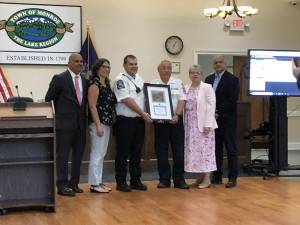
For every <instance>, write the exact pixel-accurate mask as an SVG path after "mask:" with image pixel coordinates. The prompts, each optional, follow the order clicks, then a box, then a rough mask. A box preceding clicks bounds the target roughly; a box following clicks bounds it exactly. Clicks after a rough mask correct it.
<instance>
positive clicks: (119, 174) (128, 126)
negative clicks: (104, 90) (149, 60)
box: [113, 55, 152, 192]
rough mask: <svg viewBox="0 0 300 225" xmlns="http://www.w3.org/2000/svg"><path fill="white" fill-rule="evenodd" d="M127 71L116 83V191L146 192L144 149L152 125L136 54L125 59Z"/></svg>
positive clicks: (120, 75) (119, 76) (114, 88)
mask: <svg viewBox="0 0 300 225" xmlns="http://www.w3.org/2000/svg"><path fill="white" fill-rule="evenodd" d="M123 67H124V69H125V72H123V73H120V74H119V75H118V76H117V77H116V79H115V82H114V84H113V91H114V93H115V95H116V97H117V100H118V103H117V106H116V111H117V123H116V126H115V129H116V145H117V147H116V149H117V151H116V159H115V171H116V175H115V178H116V182H117V190H118V191H122V192H130V191H131V189H136V190H141V191H145V190H147V186H146V185H144V184H143V183H142V182H141V166H140V160H141V148H142V145H143V142H144V136H145V121H146V122H149V123H151V122H152V120H151V118H150V115H149V114H148V113H146V112H144V94H143V86H144V81H143V79H142V78H141V77H140V76H139V75H138V74H137V70H138V64H137V58H136V57H135V56H134V55H127V56H126V57H125V58H124V63H123ZM128 158H129V172H130V186H129V185H128V184H127V182H126V175H127V159H128Z"/></svg>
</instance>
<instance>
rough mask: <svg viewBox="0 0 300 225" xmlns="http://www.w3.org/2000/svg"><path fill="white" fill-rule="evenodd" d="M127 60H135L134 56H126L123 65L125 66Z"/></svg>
mask: <svg viewBox="0 0 300 225" xmlns="http://www.w3.org/2000/svg"><path fill="white" fill-rule="evenodd" d="M128 59H136V57H135V56H134V55H126V56H125V58H124V61H123V64H126V63H127V61H128Z"/></svg>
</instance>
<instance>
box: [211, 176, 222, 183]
mask: <svg viewBox="0 0 300 225" xmlns="http://www.w3.org/2000/svg"><path fill="white" fill-rule="evenodd" d="M211 183H212V184H223V182H222V178H218V179H217V178H215V177H213V178H212V180H211Z"/></svg>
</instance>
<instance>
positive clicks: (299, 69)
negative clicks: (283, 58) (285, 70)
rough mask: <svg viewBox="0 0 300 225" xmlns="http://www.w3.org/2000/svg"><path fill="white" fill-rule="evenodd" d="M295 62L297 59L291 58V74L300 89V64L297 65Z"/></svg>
mask: <svg viewBox="0 0 300 225" xmlns="http://www.w3.org/2000/svg"><path fill="white" fill-rule="evenodd" d="M298 60H299V59H298ZM299 61H300V60H299ZM296 62H297V61H296V60H295V59H294V60H292V66H293V74H294V76H295V78H296V79H297V86H298V88H299V89H300V65H298V63H297V65H296Z"/></svg>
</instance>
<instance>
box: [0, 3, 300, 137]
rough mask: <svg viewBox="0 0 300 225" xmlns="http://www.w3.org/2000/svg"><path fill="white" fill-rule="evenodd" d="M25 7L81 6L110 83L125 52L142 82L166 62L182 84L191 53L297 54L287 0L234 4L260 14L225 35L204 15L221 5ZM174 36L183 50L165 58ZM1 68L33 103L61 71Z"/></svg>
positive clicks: (298, 41) (295, 9)
mask: <svg viewBox="0 0 300 225" xmlns="http://www.w3.org/2000/svg"><path fill="white" fill-rule="evenodd" d="M2 2H11V1H9V0H2ZM14 2H20V3H22V2H24V1H20V0H14ZM26 2H28V3H41V4H43V3H44V4H46V3H51V4H70V5H81V6H82V13H83V17H82V20H83V21H82V22H83V38H85V36H86V32H85V30H86V29H85V28H86V21H89V24H90V25H91V27H92V30H91V35H92V39H93V42H94V45H95V46H96V49H97V52H98V54H100V56H102V57H106V58H108V59H109V60H110V61H111V64H112V72H111V76H112V78H114V77H115V75H116V74H117V73H118V72H120V70H122V59H123V57H124V55H126V54H129V53H133V54H135V55H136V56H137V57H138V60H139V67H140V69H139V73H140V74H141V75H142V76H143V77H144V78H145V80H146V81H149V80H151V79H153V78H154V77H155V76H157V73H156V66H157V64H158V63H159V61H160V60H162V59H169V60H171V61H177V62H181V71H182V72H181V73H180V74H178V75H177V76H178V77H180V78H182V79H183V80H184V81H185V82H186V81H187V73H186V71H187V70H188V67H189V65H190V64H192V63H194V52H195V51H196V50H205V51H206V50H208V51H231V52H232V51H235V52H246V50H247V49H248V48H274V49H300V35H299V34H300V32H299V28H298V27H297V26H296V25H295V24H296V23H298V22H299V21H300V5H297V6H291V5H290V4H288V1H287V0H263V1H262V0H251V1H250V0H239V1H238V3H239V5H243V4H247V3H251V5H252V6H255V7H257V8H259V10H260V12H259V14H258V15H256V16H253V17H252V18H249V19H248V21H249V22H250V23H251V27H250V31H249V32H245V33H243V34H240V33H237V34H230V33H229V32H225V31H223V20H222V19H220V18H216V19H208V18H205V17H204V16H203V14H202V11H203V9H204V8H206V7H214V6H217V5H218V4H221V2H222V1H221V0H218V1H211V0H185V1H184V0H64V1H61V0H52V1H49V0H31V1H30V0H27V1H26ZM2 19H4V18H2ZM2 32H3V31H2ZM174 34H175V35H179V36H180V37H181V38H182V39H183V41H184V50H183V52H182V53H181V54H180V55H179V56H170V55H168V54H167V53H166V51H165V49H164V42H165V40H166V38H167V37H168V36H170V35H174ZM2 35H3V34H2ZM3 69H4V71H5V73H6V74H7V77H8V79H9V81H10V83H11V85H13V86H14V85H16V84H18V85H19V86H20V94H21V95H24V96H29V92H30V91H33V93H34V97H35V99H40V98H44V95H45V92H46V90H47V87H48V84H49V81H50V79H51V77H52V76H53V74H55V73H59V72H61V71H62V70H64V69H65V67H61V66H13V65H9V66H7V65H3ZM290 102H291V103H290ZM291 104H292V105H291ZM297 104H300V98H297V99H294V100H292V101H289V107H290V108H294V106H296V105H297ZM296 139H297V138H296ZM299 139H300V137H299V138H298V140H299ZM293 140H294V138H293Z"/></svg>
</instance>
